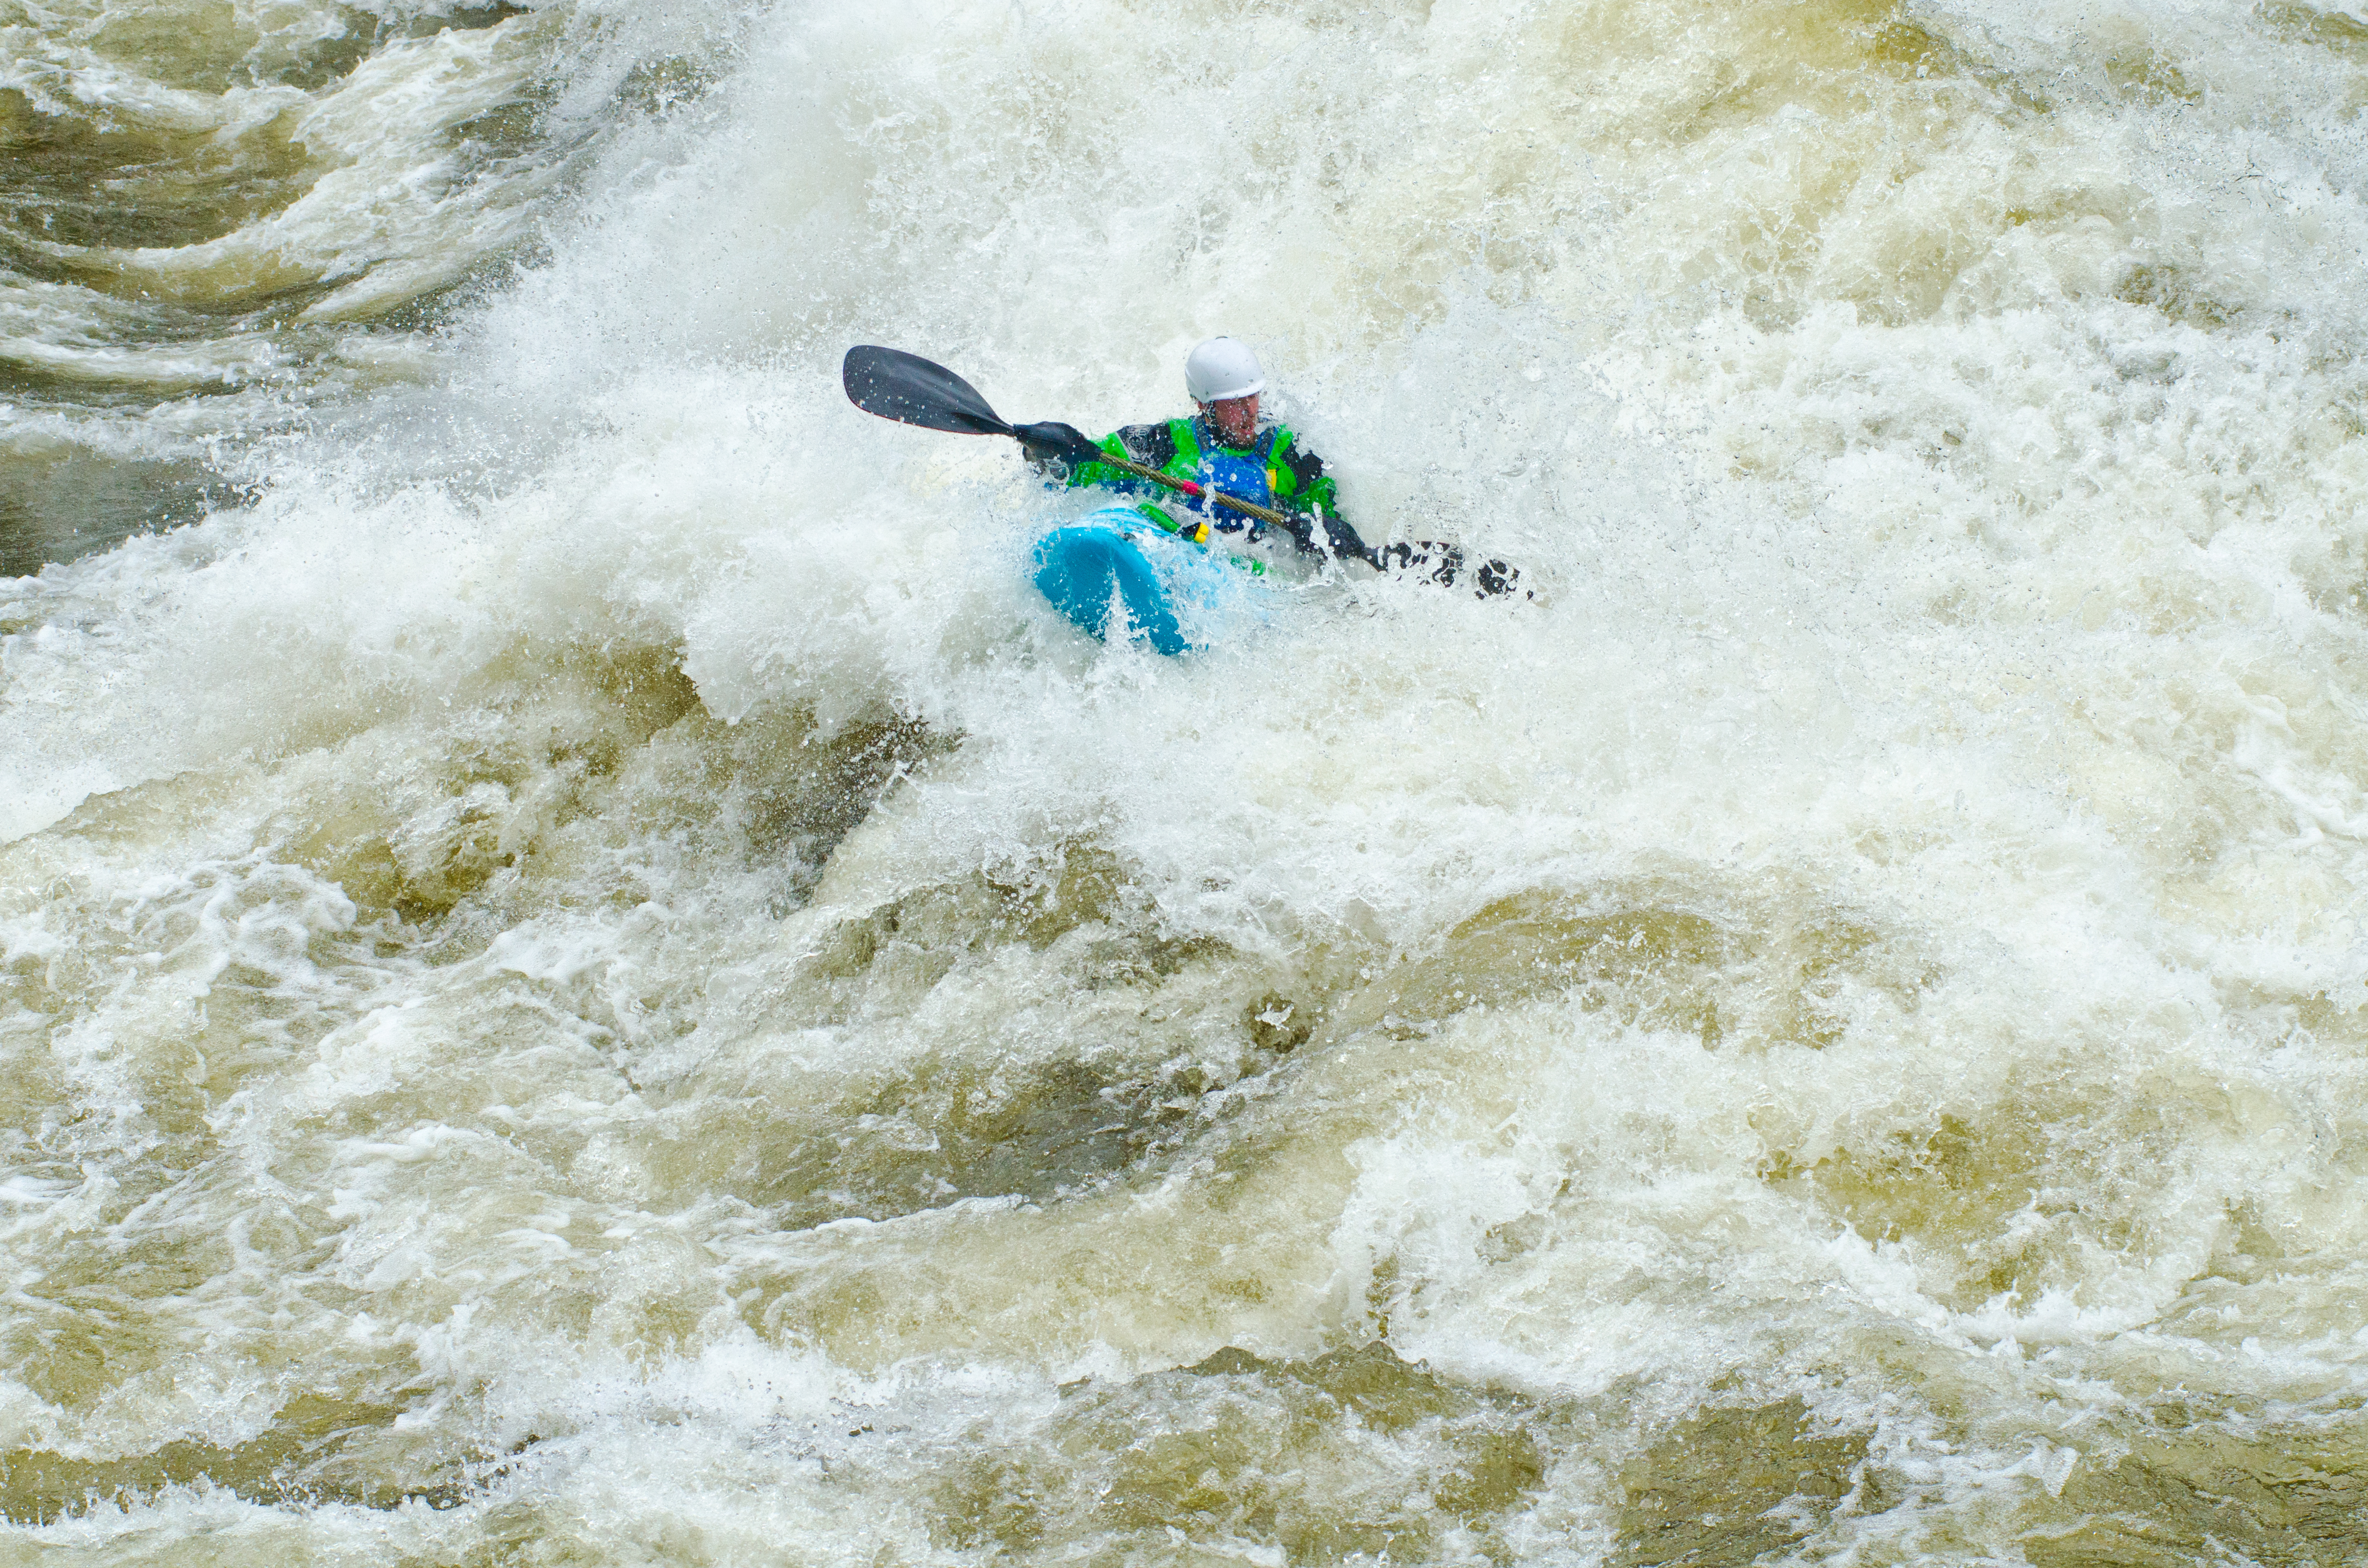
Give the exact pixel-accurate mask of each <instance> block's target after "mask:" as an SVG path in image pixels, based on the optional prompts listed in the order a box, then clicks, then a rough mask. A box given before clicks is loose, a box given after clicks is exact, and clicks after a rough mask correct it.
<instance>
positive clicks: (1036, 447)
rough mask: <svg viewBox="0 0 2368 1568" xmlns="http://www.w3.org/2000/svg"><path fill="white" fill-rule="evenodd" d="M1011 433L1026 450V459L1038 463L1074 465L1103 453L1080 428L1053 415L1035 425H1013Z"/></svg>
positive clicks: (1091, 459)
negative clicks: (1052, 417)
mask: <svg viewBox="0 0 2368 1568" xmlns="http://www.w3.org/2000/svg"><path fill="white" fill-rule="evenodd" d="M1011 433H1012V434H1013V435H1014V436H1016V437H1019V449H1020V450H1021V451H1023V452H1026V453H1027V454H1028V460H1029V461H1030V462H1032V463H1035V464H1038V465H1039V466H1045V465H1049V464H1053V463H1061V464H1064V465H1065V466H1067V467H1070V468H1075V467H1076V466H1077V465H1078V464H1079V463H1089V462H1098V461H1099V460H1101V459H1102V458H1103V457H1104V456H1105V455H1106V454H1105V453H1104V452H1103V451H1102V449H1100V448H1099V447H1097V446H1095V445H1094V443H1093V440H1092V438H1091V437H1088V436H1087V434H1086V433H1085V432H1084V431H1083V430H1080V429H1078V428H1077V427H1076V426H1074V425H1064V424H1062V423H1061V422H1060V421H1059V420H1057V419H1048V420H1045V421H1043V422H1042V424H1037V425H1014V426H1012V427H1011Z"/></svg>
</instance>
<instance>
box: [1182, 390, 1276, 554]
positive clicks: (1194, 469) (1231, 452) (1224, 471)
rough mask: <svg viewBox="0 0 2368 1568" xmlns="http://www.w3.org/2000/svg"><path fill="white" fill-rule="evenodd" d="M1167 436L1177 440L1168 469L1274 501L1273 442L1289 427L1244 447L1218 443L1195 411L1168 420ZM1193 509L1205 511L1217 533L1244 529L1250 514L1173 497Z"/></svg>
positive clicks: (1242, 496)
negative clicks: (1174, 456) (1246, 447)
mask: <svg viewBox="0 0 2368 1568" xmlns="http://www.w3.org/2000/svg"><path fill="white" fill-rule="evenodd" d="M1167 431H1168V435H1169V436H1170V437H1172V438H1173V439H1174V440H1175V442H1176V461H1175V462H1174V463H1172V464H1170V465H1169V467H1168V471H1167V472H1170V473H1175V472H1177V471H1178V470H1179V469H1184V470H1188V471H1189V472H1190V474H1191V476H1192V477H1193V478H1194V479H1195V480H1197V481H1199V482H1200V483H1201V484H1203V485H1206V486H1207V487H1208V488H1210V489H1212V490H1215V491H1220V492H1222V493H1223V494H1227V495H1231V496H1233V497H1234V498H1235V500H1237V501H1248V502H1252V503H1254V504H1256V505H1258V506H1273V505H1274V504H1275V494H1274V466H1273V465H1274V460H1275V448H1276V445H1277V443H1279V442H1281V441H1283V440H1285V439H1287V438H1288V437H1289V436H1290V432H1289V431H1287V430H1285V429H1283V428H1282V427H1281V426H1275V427H1274V428H1272V429H1270V430H1266V431H1263V432H1261V433H1260V434H1259V435H1258V436H1257V437H1255V438H1254V439H1253V440H1252V441H1251V444H1250V446H1249V449H1247V451H1245V450H1241V449H1235V448H1232V447H1227V446H1224V445H1222V444H1221V443H1220V442H1219V440H1218V438H1217V433H1216V432H1215V431H1214V430H1212V429H1211V428H1209V426H1208V422H1207V421H1206V420H1205V419H1203V418H1201V416H1200V415H1193V416H1192V417H1191V418H1189V419H1171V420H1169V421H1168V422H1167ZM1173 500H1174V501H1175V502H1179V503H1181V504H1183V505H1184V506H1189V507H1190V509H1191V510H1193V511H1196V512H1201V513H1204V514H1206V515H1207V517H1208V518H1209V526H1210V527H1211V528H1214V529H1216V530H1217V531H1218V532H1219V533H1237V532H1239V531H1240V530H1241V529H1243V528H1247V527H1248V526H1249V523H1250V519H1249V518H1247V517H1243V516H1242V515H1241V514H1240V513H1239V512H1235V511H1232V510H1230V509H1228V508H1226V507H1224V506H1212V505H1210V504H1209V503H1208V502H1206V501H1194V500H1190V499H1188V498H1186V497H1184V496H1181V495H1178V496H1175V497H1173Z"/></svg>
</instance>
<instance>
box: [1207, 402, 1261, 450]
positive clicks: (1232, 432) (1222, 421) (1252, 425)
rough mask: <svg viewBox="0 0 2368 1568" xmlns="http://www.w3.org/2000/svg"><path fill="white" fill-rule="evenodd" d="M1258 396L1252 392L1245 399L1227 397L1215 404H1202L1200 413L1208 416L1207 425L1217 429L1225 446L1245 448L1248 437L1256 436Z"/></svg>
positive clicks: (1247, 443)
mask: <svg viewBox="0 0 2368 1568" xmlns="http://www.w3.org/2000/svg"><path fill="white" fill-rule="evenodd" d="M1201 412H1202V413H1203V414H1206V415H1208V416H1209V423H1210V424H1212V425H1213V426H1216V427H1217V434H1218V435H1220V436H1223V437H1224V438H1225V445H1227V446H1229V447H1247V446H1248V445H1249V444H1250V437H1253V436H1255V435H1257V434H1258V393H1256V392H1252V393H1250V395H1249V396H1247V397H1229V398H1224V399H1222V400H1221V401H1219V402H1216V403H1202V404H1201Z"/></svg>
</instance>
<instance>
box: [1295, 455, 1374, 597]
mask: <svg viewBox="0 0 2368 1568" xmlns="http://www.w3.org/2000/svg"><path fill="white" fill-rule="evenodd" d="M1267 478H1268V482H1269V484H1271V485H1272V487H1273V489H1274V500H1275V505H1276V506H1279V507H1281V509H1282V510H1283V511H1285V512H1288V513H1290V514H1291V517H1292V521H1291V525H1290V528H1291V540H1292V543H1293V544H1296V545H1297V546H1299V548H1300V549H1302V550H1304V551H1306V552H1307V553H1308V554H1310V555H1334V556H1338V557H1339V558H1340V559H1341V560H1343V561H1362V562H1367V563H1368V564H1370V565H1373V566H1379V565H1380V564H1381V563H1382V554H1381V551H1377V550H1375V549H1374V548H1373V547H1372V545H1369V544H1367V543H1366V542H1365V541H1364V540H1362V539H1361V538H1360V537H1359V536H1358V533H1357V530H1356V529H1355V528H1351V527H1349V521H1348V519H1347V518H1345V517H1341V516H1340V498H1339V494H1338V489H1337V487H1336V486H1335V485H1334V484H1333V483H1332V476H1331V475H1330V474H1328V473H1326V472H1324V460H1323V459H1322V458H1319V457H1317V456H1316V455H1315V453H1314V452H1311V451H1309V450H1308V449H1306V448H1304V447H1303V446H1301V445H1300V444H1299V442H1298V440H1297V439H1296V438H1294V439H1292V442H1291V443H1290V444H1289V445H1288V446H1285V447H1284V448H1283V449H1281V450H1280V451H1278V452H1276V453H1275V454H1274V460H1273V463H1272V466H1271V467H1270V468H1269V471H1268V475H1267ZM1319 527H1320V528H1321V530H1322V534H1323V542H1322V543H1321V544H1318V543H1317V542H1316V536H1317V530H1318V528H1319Z"/></svg>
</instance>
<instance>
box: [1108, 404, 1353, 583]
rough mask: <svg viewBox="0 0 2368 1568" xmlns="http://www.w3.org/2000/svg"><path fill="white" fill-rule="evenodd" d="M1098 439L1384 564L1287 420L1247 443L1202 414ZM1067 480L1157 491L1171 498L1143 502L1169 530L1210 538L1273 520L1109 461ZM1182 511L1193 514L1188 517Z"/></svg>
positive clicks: (1324, 547) (1295, 530)
mask: <svg viewBox="0 0 2368 1568" xmlns="http://www.w3.org/2000/svg"><path fill="white" fill-rule="evenodd" d="M1097 445H1099V447H1100V448H1101V449H1102V450H1103V451H1106V452H1108V453H1110V456H1112V457H1114V458H1130V459H1132V460H1134V461H1136V462H1139V463H1142V464H1143V465H1144V466H1145V467H1146V468H1156V469H1157V470H1159V471H1160V472H1162V473H1165V474H1167V475H1169V476H1170V477H1171V478H1175V479H1183V480H1190V481H1191V482H1192V483H1195V484H1200V485H1203V486H1205V487H1207V488H1208V489H1211V490H1214V491H1217V492H1219V493H1220V494H1226V495H1231V496H1233V497H1235V499H1236V500H1242V501H1249V502H1254V503H1256V504H1257V505H1258V506H1271V507H1273V508H1275V509H1276V510H1277V511H1280V512H1282V513H1285V514H1286V515H1288V516H1289V517H1290V518H1291V521H1290V522H1289V523H1288V524H1286V525H1285V527H1286V528H1287V529H1288V530H1289V532H1290V534H1291V537H1292V541H1293V542H1294V543H1296V544H1297V545H1298V546H1299V548H1300V549H1302V550H1304V551H1308V552H1309V553H1310V554H1318V555H1321V554H1330V555H1337V556H1339V557H1341V558H1343V559H1353V560H1357V561H1364V562H1371V563H1372V564H1373V565H1375V566H1380V565H1382V564H1383V561H1382V552H1381V551H1376V550H1374V549H1373V548H1372V546H1370V545H1368V544H1367V543H1366V542H1365V541H1364V540H1361V539H1360V538H1359V537H1358V536H1357V530H1356V529H1355V528H1350V527H1349V524H1348V523H1347V522H1346V521H1345V520H1344V519H1343V518H1342V517H1341V516H1340V507H1339V502H1338V498H1337V497H1336V496H1335V494H1334V491H1333V484H1332V476H1331V475H1330V474H1328V473H1326V472H1324V460H1323V459H1322V458H1319V457H1317V456H1316V455H1315V453H1314V452H1311V451H1309V450H1308V449H1306V448H1304V447H1303V446H1301V445H1300V444H1299V437H1296V436H1294V435H1292V433H1291V431H1290V430H1288V429H1287V428H1285V427H1284V426H1280V425H1270V426H1267V427H1266V428H1265V429H1263V430H1260V431H1259V432H1258V435H1257V436H1256V437H1254V438H1253V439H1252V440H1251V442H1250V444H1249V445H1248V446H1247V447H1229V446H1227V445H1225V444H1224V439H1223V438H1222V437H1220V436H1219V435H1218V434H1217V432H1216V430H1215V429H1214V428H1213V427H1212V426H1211V425H1210V424H1209V422H1208V420H1207V419H1206V418H1204V417H1203V416H1201V415H1192V416H1191V417H1190V418H1186V419H1170V420H1168V421H1167V423H1166V424H1164V425H1130V426H1127V427H1126V428H1124V429H1123V430H1120V431H1117V432H1115V433H1113V434H1111V435H1109V436H1105V437H1102V438H1101V440H1100V441H1099V442H1098V443H1097ZM1067 483H1068V484H1069V485H1070V486H1071V487H1072V488H1074V487H1076V486H1078V485H1083V484H1099V485H1102V486H1105V487H1106V488H1109V489H1111V490H1117V491H1121V492H1123V493H1128V494H1137V493H1141V492H1144V491H1151V492H1152V493H1154V494H1157V495H1159V496H1161V497H1162V498H1163V499H1164V501H1165V505H1153V504H1150V503H1145V504H1144V506H1142V507H1141V508H1140V510H1141V511H1142V512H1143V514H1144V517H1148V518H1149V519H1151V521H1153V522H1154V523H1156V524H1157V525H1158V526H1159V527H1160V528H1163V529H1165V530H1167V532H1169V533H1176V532H1178V531H1183V532H1187V533H1190V534H1193V535H1194V536H1195V537H1197V538H1200V539H1201V540H1206V539H1207V538H1208V536H1209V534H1210V532H1211V531H1212V530H1213V531H1215V532H1217V533H1238V532H1240V531H1242V530H1243V529H1244V528H1251V527H1253V526H1255V528H1258V529H1263V528H1264V527H1265V526H1266V525H1264V524H1256V525H1253V519H1251V518H1249V517H1244V516H1243V515H1242V514H1241V513H1239V512H1235V511H1232V510H1230V509H1228V508H1226V507H1224V506H1212V505H1211V504H1210V503H1208V502H1206V501H1202V500H1195V499H1193V498H1191V497H1190V496H1187V495H1184V494H1181V493H1180V492H1176V491H1170V490H1167V489H1165V488H1162V487H1160V486H1156V485H1154V484H1153V483H1151V482H1150V481H1148V480H1145V479H1143V478H1141V477H1139V476H1137V475H1135V474H1131V473H1129V472H1126V471H1125V470H1124V469H1120V468H1112V467H1110V466H1109V465H1108V464H1106V463H1096V462H1087V463H1077V464H1075V465H1073V466H1072V467H1071V468H1070V469H1069V472H1068V475H1067ZM1179 511H1180V512H1182V513H1184V514H1185V515H1184V516H1183V517H1181V518H1180V519H1179V517H1178V512H1179Z"/></svg>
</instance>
